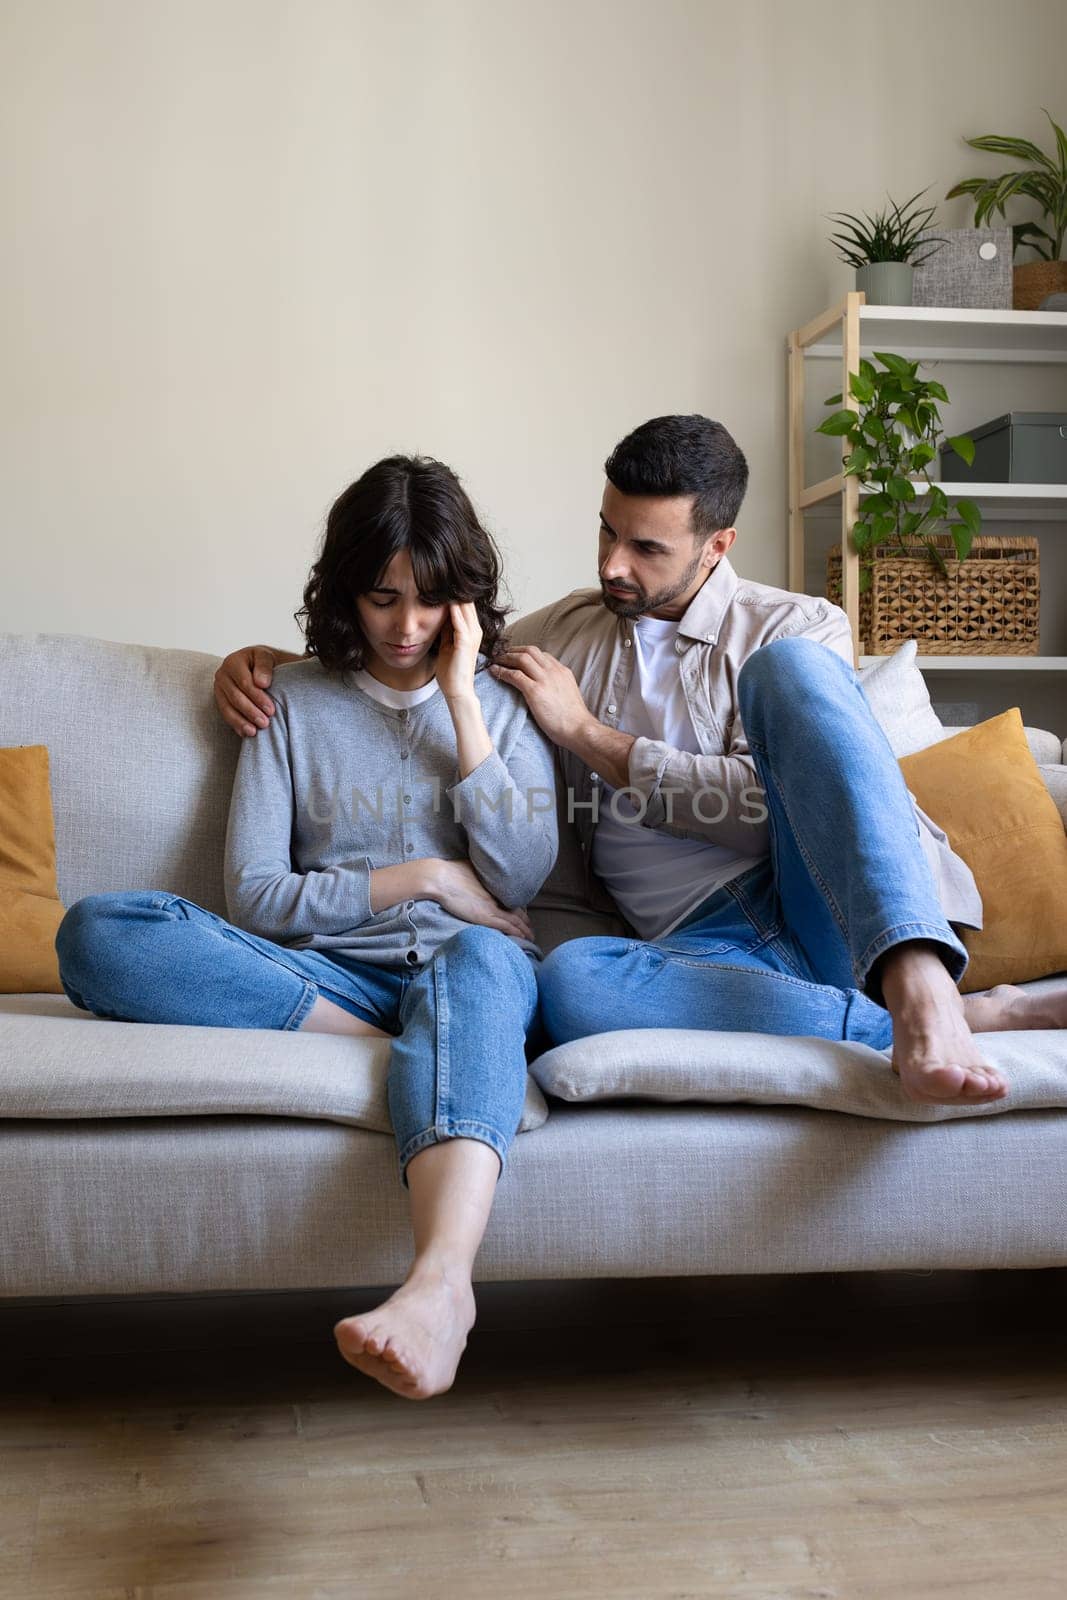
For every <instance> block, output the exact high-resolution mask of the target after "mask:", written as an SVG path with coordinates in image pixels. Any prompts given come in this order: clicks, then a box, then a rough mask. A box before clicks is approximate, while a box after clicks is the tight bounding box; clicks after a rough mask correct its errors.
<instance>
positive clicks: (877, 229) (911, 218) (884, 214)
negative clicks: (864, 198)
mask: <svg viewBox="0 0 1067 1600" xmlns="http://www.w3.org/2000/svg"><path fill="white" fill-rule="evenodd" d="M927 188H929V184H927ZM925 193H926V189H920V190H919V193H918V194H913V195H912V197H911V199H910V200H905V202H904V204H903V205H902V206H898V205H897V204H896V202H895V201H894V199H893V197H892V195H887V196H886V199H887V200H888V201H889V205H888V206H887V207H886V209H885V210H884V211H879V212H877V213H876V215H875V216H873V217H872V216H869V215H868V213H867V212H864V213H863V216H862V217H854V216H852V215H851V213H850V212H848V211H837V212H832V213H831V215H830V216H829V218H828V219H827V220H828V221H830V222H837V223H840V224H842V227H841V229H840V231H839V232H838V233H832V234H831V235H830V243H831V244H832V245H833V246H834V248H835V249H836V250H837V253H838V255H839V256H840V257H841V259H842V261H847V262H848V263H849V265H850V266H853V267H865V266H867V265H868V264H869V263H873V262H876V261H910V262H911V264H912V266H914V267H918V266H921V265H922V263H923V262H924V261H926V260H928V259H929V257H930V256H932V255H933V254H934V253H935V252H934V251H933V250H928V251H927V252H926V255H923V256H917V255H916V251H917V250H918V249H919V247H920V241H919V235H920V234H921V233H922V232H923V231H924V230H925V229H926V228H927V227H929V225H930V219H931V217H932V216H933V214H934V209H935V208H934V207H933V206H930V207H929V208H928V209H927V210H925V211H920V210H918V209H915V210H909V209H908V208H909V207H912V206H914V205H915V201H916V200H920V199H921V198H922V196H923V195H924V194H925ZM944 242H945V241H944V240H943V239H923V240H922V244H924V245H927V244H930V245H938V244H944Z"/></svg>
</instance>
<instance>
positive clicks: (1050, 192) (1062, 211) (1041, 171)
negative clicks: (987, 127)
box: [945, 107, 1067, 261]
mask: <svg viewBox="0 0 1067 1600" xmlns="http://www.w3.org/2000/svg"><path fill="white" fill-rule="evenodd" d="M1042 110H1044V107H1042ZM1045 115H1046V117H1048V120H1049V121H1050V122H1052V116H1051V114H1050V113H1049V112H1048V111H1045ZM1052 131H1053V133H1054V134H1055V135H1056V155H1055V157H1053V156H1047V155H1046V154H1045V152H1044V151H1043V150H1040V149H1038V147H1037V145H1036V144H1031V142H1030V140H1029V139H1010V138H1005V137H1004V136H1003V135H1002V134H999V133H984V134H982V136H981V137H980V138H978V139H968V140H967V143H968V144H969V145H971V146H972V147H973V148H974V149H975V150H989V151H991V152H992V153H993V154H994V155H998V156H1012V157H1013V158H1014V159H1015V160H1016V161H1029V162H1030V163H1031V165H1030V166H1029V167H1026V168H1024V169H1023V170H1022V171H1021V172H1005V173H1003V174H1002V175H1001V176H1000V177H999V178H965V179H964V180H963V182H962V183H957V185H956V187H955V188H954V189H950V190H949V191H948V194H947V195H946V196H945V199H946V200H953V199H955V197H956V195H958V194H969V195H973V196H974V225H975V227H976V228H980V227H982V225H983V224H984V223H985V222H986V221H988V219H989V218H990V217H994V216H998V217H1006V213H1005V210H1004V207H1005V206H1006V204H1007V202H1008V201H1009V200H1011V199H1012V198H1013V197H1014V196H1015V195H1025V196H1026V198H1027V199H1029V200H1036V201H1037V203H1038V205H1039V206H1040V207H1041V209H1042V213H1043V216H1044V219H1045V221H1046V222H1047V223H1048V227H1047V228H1042V227H1040V226H1039V225H1038V224H1037V223H1036V222H1017V223H1015V225H1014V226H1013V228H1012V230H1011V233H1012V243H1013V247H1014V249H1015V250H1018V249H1020V248H1021V246H1023V245H1028V246H1029V248H1030V249H1031V250H1035V251H1036V252H1037V254H1038V255H1039V256H1040V257H1041V259H1042V260H1043V261H1058V260H1059V259H1060V257H1061V256H1062V254H1063V238H1064V234H1065V233H1067V134H1065V133H1064V131H1063V129H1062V128H1061V127H1059V126H1058V124H1057V123H1055V122H1052Z"/></svg>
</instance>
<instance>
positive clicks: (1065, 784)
mask: <svg viewBox="0 0 1067 1600" xmlns="http://www.w3.org/2000/svg"><path fill="white" fill-rule="evenodd" d="M1039 771H1040V773H1041V776H1042V777H1043V778H1044V780H1045V788H1046V789H1047V790H1048V792H1049V794H1050V795H1051V796H1052V798H1053V800H1055V802H1056V807H1057V809H1058V811H1059V813H1060V816H1061V817H1062V818H1063V826H1064V827H1065V828H1067V766H1054V767H1044V766H1043V767H1040V768H1039Z"/></svg>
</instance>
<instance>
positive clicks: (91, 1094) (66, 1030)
mask: <svg viewBox="0 0 1067 1600" xmlns="http://www.w3.org/2000/svg"><path fill="white" fill-rule="evenodd" d="M388 1064H389V1041H388V1040H387V1039H359V1038H353V1037H351V1036H347V1037H346V1036H343V1035H340V1034H327V1033H303V1032H300V1031H299V1030H297V1031H295V1032H293V1031H290V1032H280V1031H275V1030H273V1029H269V1028H189V1027H180V1026H177V1025H171V1024H164V1023H154V1022H109V1021H106V1020H105V1019H103V1018H101V1017H95V1016H92V1015H90V1013H89V1012H87V1011H79V1010H78V1008H77V1007H76V1006H74V1005H72V1004H71V1003H70V1001H69V1000H68V999H67V998H66V996H65V995H63V996H59V995H56V996H54V997H53V996H51V995H38V994H24V995H14V994H12V995H0V1117H4V1118H10V1117H18V1118H23V1117H44V1118H52V1119H58V1120H64V1121H65V1120H69V1119H74V1118H81V1117H203V1116H219V1115H235V1116H241V1115H255V1116H263V1117H310V1118H314V1119H317V1120H320V1121H322V1120H325V1121H327V1122H345V1123H349V1124H351V1126H353V1127H357V1128H370V1129H373V1130H375V1131H376V1132H378V1133H391V1132H392V1122H391V1121H390V1117H389V1102H388V1098H387V1095H386V1076H387V1072H388ZM547 1116H548V1109H547V1107H546V1106H545V1102H544V1098H543V1097H542V1094H541V1091H540V1089H539V1088H538V1087H537V1084H536V1083H535V1082H534V1081H533V1079H532V1078H530V1077H527V1080H526V1104H525V1106H524V1108H523V1115H522V1121H521V1123H520V1124H519V1130H518V1131H519V1132H520V1133H524V1132H527V1131H528V1130H529V1129H531V1128H539V1127H540V1126H541V1124H542V1123H543V1122H544V1121H545V1119H546V1117H547Z"/></svg>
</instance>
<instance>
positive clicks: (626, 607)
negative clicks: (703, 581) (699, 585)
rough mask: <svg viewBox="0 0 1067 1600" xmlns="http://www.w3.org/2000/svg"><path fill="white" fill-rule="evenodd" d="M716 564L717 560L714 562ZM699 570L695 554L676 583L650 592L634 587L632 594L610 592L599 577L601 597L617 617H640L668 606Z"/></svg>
mask: <svg viewBox="0 0 1067 1600" xmlns="http://www.w3.org/2000/svg"><path fill="white" fill-rule="evenodd" d="M717 565H718V562H716V566H717ZM699 570H700V556H699V555H695V556H694V557H693V559H692V561H691V562H690V563H689V565H688V566H687V567H686V569H685V571H684V572H683V573H682V575H681V577H680V578H679V579H678V582H677V583H675V584H672V585H671V587H670V588H669V589H656V590H654V591H653V592H652V593H651V594H649V593H647V592H646V591H645V590H644V589H635V590H634V591H633V593H632V594H625V595H618V594H611V593H609V591H608V590H607V589H606V588H605V587H604V580H603V578H601V580H600V594H601V598H602V600H603V601H604V604H605V606H607V608H608V610H609V611H613V612H614V613H615V615H616V616H617V617H640V616H643V615H644V613H645V612H646V611H659V610H660V608H661V607H662V606H669V605H670V604H671V603H672V602H673V601H675V600H677V598H678V596H679V595H680V594H684V593H685V591H686V590H687V589H688V588H689V586H690V584H691V583H692V582H693V579H694V578H695V577H696V575H697V573H698V571H699ZM714 570H715V568H714V567H712V569H711V571H712V572H714ZM709 576H710V574H709Z"/></svg>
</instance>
